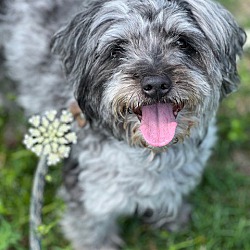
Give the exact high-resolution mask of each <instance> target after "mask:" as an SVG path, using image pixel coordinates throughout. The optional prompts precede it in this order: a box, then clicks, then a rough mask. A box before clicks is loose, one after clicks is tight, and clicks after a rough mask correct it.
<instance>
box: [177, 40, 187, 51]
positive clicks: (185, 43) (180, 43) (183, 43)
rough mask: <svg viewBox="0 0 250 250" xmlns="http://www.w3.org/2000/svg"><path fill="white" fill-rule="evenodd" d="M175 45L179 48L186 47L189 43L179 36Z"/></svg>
mask: <svg viewBox="0 0 250 250" xmlns="http://www.w3.org/2000/svg"><path fill="white" fill-rule="evenodd" d="M176 45H177V46H178V47H179V48H180V49H187V48H188V47H189V44H188V42H187V41H186V40H185V39H183V38H180V39H178V40H177V41H176Z"/></svg>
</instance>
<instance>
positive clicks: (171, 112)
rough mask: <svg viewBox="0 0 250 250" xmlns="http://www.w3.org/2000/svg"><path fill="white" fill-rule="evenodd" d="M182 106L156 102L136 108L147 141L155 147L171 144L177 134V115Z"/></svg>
mask: <svg viewBox="0 0 250 250" xmlns="http://www.w3.org/2000/svg"><path fill="white" fill-rule="evenodd" d="M182 108H183V107H182V106H180V105H174V104H173V103H156V104H151V105H145V106H142V107H140V108H137V109H134V110H133V111H134V113H135V114H136V115H137V116H138V118H139V120H140V121H141V125H140V130H141V133H142V135H143V137H144V139H145V141H146V142H147V143H148V144H149V145H151V146H153V147H163V146H166V145H167V144H169V143H170V142H171V141H172V140H173V138H174V136H175V131H176V127H177V121H176V117H177V115H178V112H179V111H180V110H181V109H182Z"/></svg>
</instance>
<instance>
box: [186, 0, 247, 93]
mask: <svg viewBox="0 0 250 250" xmlns="http://www.w3.org/2000/svg"><path fill="white" fill-rule="evenodd" d="M184 2H185V3H186V5H187V6H189V7H188V8H189V11H190V12H191V15H192V17H193V18H194V19H195V20H196V23H197V25H198V26H200V29H201V30H202V31H203V32H204V34H205V36H206V38H207V40H208V41H209V43H210V45H211V48H212V49H213V53H214V55H215V58H216V59H217V60H218V62H219V65H220V71H221V75H222V83H221V97H224V96H226V95H227V94H229V93H231V92H232V91H235V90H236V89H237V87H238V84H239V77H238V72H237V67H236V59H237V57H238V56H240V55H241V54H242V47H243V45H244V43H245V41H246V34H245V32H244V31H243V30H242V29H241V28H240V27H239V26H238V25H237V23H236V21H235V20H234V18H233V16H232V15H231V14H230V13H229V12H228V11H227V10H226V9H224V8H223V7H222V6H221V5H219V4H217V3H215V2H212V1H210V0H206V1H205V0H186V1H185V0H184V1H182V3H184ZM215 70H217V69H215Z"/></svg>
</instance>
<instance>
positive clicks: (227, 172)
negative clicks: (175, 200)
mask: <svg viewBox="0 0 250 250" xmlns="http://www.w3.org/2000/svg"><path fill="white" fill-rule="evenodd" d="M247 1H248V0H247ZM223 2H224V3H225V5H227V6H229V7H230V9H231V10H233V11H235V13H236V14H237V13H244V11H245V10H244V9H240V10H239V8H240V6H241V5H240V4H239V5H237V3H238V1H236V0H230V1H223ZM236 2H237V3H236ZM240 2H243V1H240ZM249 4H250V3H249ZM236 6H238V7H237V8H236ZM249 6H250V5H249ZM242 16H244V15H242ZM242 16H241V17H240V19H242ZM243 19H244V20H243ZM243 19H242V23H243V24H244V25H248V24H249V20H250V18H243ZM249 25H250V24H249ZM239 69H240V75H241V78H242V85H241V88H240V90H239V91H238V92H237V93H235V94H233V95H231V96H230V97H229V98H228V99H226V100H225V101H223V103H222V107H221V108H220V112H219V116H218V125H219V131H218V133H219V139H218V144H217V147H216V148H215V150H214V154H213V157H212V158H211V159H210V161H209V163H208V167H207V169H206V171H205V174H204V178H203V179H202V182H201V184H200V185H199V186H198V188H197V189H196V190H195V191H194V192H193V193H192V194H191V196H190V202H191V203H192V204H193V208H194V212H193V215H192V221H191V222H190V224H189V226H188V228H187V229H185V230H184V231H183V232H179V233H171V234H170V233H168V232H166V231H162V230H152V229H151V228H150V227H149V226H148V225H145V224H143V223H142V222H141V221H140V219H138V218H132V219H131V218H130V219H121V222H120V224H121V227H122V236H123V238H125V241H126V243H127V245H126V246H125V248H124V250H180V249H187V250H189V249H190V250H192V249H194V250H195V249H197V250H210V249H211V250H250V234H249V232H250V143H249V142H250V140H249V138H250V126H249V124H250V105H249V104H250V84H249V83H250V52H248V53H246V55H245V57H244V60H243V62H241V64H240V68H239ZM8 99H9V102H10V103H11V102H14V97H13V95H12V93H11V92H10V94H9V95H8ZM25 126H26V121H25V118H24V117H23V114H22V111H21V110H19V109H17V108H16V107H15V106H14V107H11V108H7V109H6V108H4V107H0V250H24V249H28V215H29V202H30V190H31V185H32V180H33V173H34V170H35V167H36V161H37V159H36V157H34V155H33V154H32V153H30V152H28V151H26V150H25V149H24V147H23V145H22V136H23V133H24V131H25ZM50 176H51V181H50V182H48V183H47V185H46V192H45V205H44V208H43V217H44V227H43V232H44V240H43V247H44V249H45V250H62V249H64V250H70V249H71V248H70V246H69V244H68V242H67V241H66V240H63V237H62V235H61V233H60V228H59V226H58V220H59V215H60V212H61V211H62V210H63V208H64V205H63V203H62V201H60V200H59V199H58V198H56V191H57V189H58V187H59V186H60V183H61V170H60V166H58V167H52V168H51V169H50Z"/></svg>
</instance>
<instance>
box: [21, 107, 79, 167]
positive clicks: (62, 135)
mask: <svg viewBox="0 0 250 250" xmlns="http://www.w3.org/2000/svg"><path fill="white" fill-rule="evenodd" d="M56 116H57V111H55V110H51V111H47V112H46V113H45V116H43V117H41V116H39V115H36V116H33V117H31V118H30V119H29V123H30V124H31V125H32V126H33V128H30V129H29V133H28V134H26V135H25V136H24V140H23V143H24V144H25V145H26V147H27V148H28V149H30V150H31V151H32V152H34V153H35V154H36V155H37V156H42V155H46V156H47V163H48V165H54V164H57V163H58V162H59V161H60V160H61V159H63V158H67V157H69V153H70V144H72V143H73V144H75V143H76V142H77V137H76V134H75V132H71V131H70V129H71V125H70V123H71V122H72V121H73V116H72V114H71V113H70V112H68V111H67V110H63V111H62V114H61V116H60V118H59V119H58V118H56Z"/></svg>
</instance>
